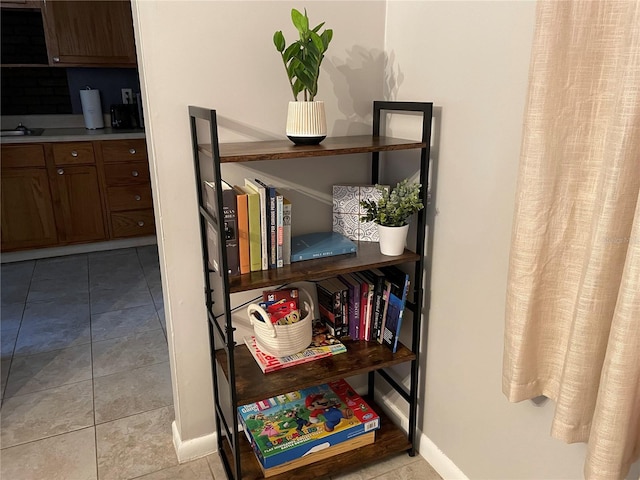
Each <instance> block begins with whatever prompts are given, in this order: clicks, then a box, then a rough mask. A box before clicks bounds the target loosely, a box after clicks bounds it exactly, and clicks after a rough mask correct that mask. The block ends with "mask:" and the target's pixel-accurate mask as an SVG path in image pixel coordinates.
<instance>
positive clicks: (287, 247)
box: [282, 197, 292, 265]
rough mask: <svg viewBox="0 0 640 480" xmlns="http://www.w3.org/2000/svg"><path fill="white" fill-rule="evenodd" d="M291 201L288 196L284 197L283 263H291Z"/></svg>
mask: <svg viewBox="0 0 640 480" xmlns="http://www.w3.org/2000/svg"><path fill="white" fill-rule="evenodd" d="M291 207H292V204H291V201H290V200H288V199H287V198H286V197H283V198H282V231H283V236H284V238H283V241H282V263H283V264H284V265H289V264H291V213H292V208H291Z"/></svg>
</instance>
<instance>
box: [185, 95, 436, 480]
mask: <svg viewBox="0 0 640 480" xmlns="http://www.w3.org/2000/svg"><path fill="white" fill-rule="evenodd" d="M432 110H433V104H432V103H425V102H373V132H372V135H362V136H351V137H329V138H327V139H326V140H324V141H323V143H322V144H321V145H311V146H294V145H293V144H292V143H291V142H289V141H288V140H282V141H277V140H276V141H266V142H247V143H230V144H225V143H221V144H219V143H218V131H217V120H216V111H215V110H208V109H204V108H200V107H195V106H191V107H189V115H190V125H191V138H192V151H193V156H194V158H193V162H194V170H195V173H196V179H195V185H196V188H197V192H198V203H199V205H198V212H199V218H200V233H201V246H202V251H203V252H202V253H203V263H202V271H203V274H204V284H205V289H204V292H205V294H204V302H205V304H206V309H207V318H206V321H207V322H208V331H209V339H210V345H211V370H212V376H213V389H214V392H213V393H214V403H215V411H214V416H215V420H216V422H215V423H216V437H217V442H218V453H219V455H220V457H221V460H222V463H223V465H224V468H225V472H226V474H227V477H228V478H230V479H234V480H240V479H252V480H254V479H259V478H263V477H264V475H263V472H262V470H261V468H260V466H259V464H258V460H257V458H256V456H255V455H254V453H253V451H252V448H251V446H250V444H249V442H248V441H247V439H246V438H245V436H244V435H243V433H242V432H241V431H240V430H239V427H238V422H237V419H236V415H237V408H238V407H239V406H241V405H244V404H248V403H253V402H257V401H261V400H264V399H268V398H271V397H276V396H278V395H281V394H285V393H287V392H291V391H295V390H298V389H302V388H307V387H310V386H313V385H318V384H321V383H327V382H331V381H335V380H338V379H341V378H345V377H350V376H353V375H359V374H367V396H366V400H367V403H368V404H369V405H371V407H372V408H374V409H375V410H376V412H377V413H378V414H379V415H380V418H381V428H380V430H378V431H376V439H375V442H374V443H373V444H370V445H366V446H363V447H360V448H358V449H357V450H353V451H348V452H343V453H340V454H336V455H333V456H331V457H330V458H324V459H320V460H317V461H316V462H314V463H311V464H309V465H305V466H303V467H300V468H297V469H294V470H291V471H288V472H284V473H281V474H278V475H275V476H273V477H269V478H272V479H273V480H284V479H297V478H325V477H329V476H334V475H335V474H338V473H339V472H340V471H341V470H348V469H353V468H355V467H358V466H362V465H365V464H367V463H372V462H375V461H377V460H380V459H381V458H383V457H385V456H387V455H390V454H392V453H398V452H407V453H408V454H409V455H411V456H413V455H415V453H416V446H417V438H416V425H417V415H418V398H419V397H418V389H419V370H418V368H419V364H420V362H419V357H420V355H421V354H422V353H423V350H424V347H425V346H424V345H423V338H424V336H423V330H424V331H426V328H427V323H428V315H429V301H430V300H429V295H430V293H429V292H430V274H431V257H432V252H433V227H434V215H435V208H434V205H433V202H432V201H429V200H430V198H431V197H430V196H429V194H428V192H429V191H430V192H431V196H432V197H434V196H435V181H436V178H435V174H434V175H430V173H429V170H430V168H431V167H432V162H431V160H430V156H429V151H430V145H431V122H432ZM388 112H395V113H408V114H413V113H416V114H418V115H420V116H421V117H422V138H421V140H419V141H412V140H404V139H397V138H391V137H385V136H381V132H380V130H381V123H382V120H383V119H384V115H386V113H388ZM197 119H199V120H205V121H208V124H209V132H208V133H209V138H210V139H211V144H202V145H201V144H199V143H198V132H197V129H196V120H197ZM399 150H404V151H407V152H406V153H407V154H406V155H397V156H394V155H393V154H392V152H395V151H399ZM410 151H413V152H414V153H418V152H419V154H417V155H415V154H414V155H411V154H409V152H410ZM380 152H387V153H386V156H385V158H384V161H385V162H387V161H390V162H395V161H396V158H398V161H403V162H406V161H414V162H415V163H416V164H417V165H418V168H419V183H420V184H422V185H423V188H422V189H421V199H422V201H423V203H424V205H425V206H426V208H425V209H423V210H421V211H420V212H418V214H417V221H416V225H415V226H416V228H415V233H414V234H413V235H414V236H413V238H411V239H410V241H409V242H410V243H414V244H415V250H410V249H409V248H406V249H405V250H404V252H403V253H402V254H401V255H398V256H386V255H382V254H381V253H380V249H379V245H378V243H377V242H358V251H357V253H355V254H350V255H342V256H334V257H328V258H321V259H317V260H307V261H303V262H295V263H291V264H290V265H285V266H284V267H282V268H275V269H269V270H267V271H264V270H263V271H259V272H251V273H247V274H243V275H234V276H230V275H229V274H228V271H227V268H226V265H227V258H226V251H225V247H224V245H225V237H224V235H225V229H224V228H223V227H222V225H223V224H224V210H223V205H222V195H221V193H220V192H221V191H222V178H221V171H222V169H221V165H222V164H224V163H237V162H252V161H261V162H269V161H273V160H276V161H288V162H291V165H292V168H295V163H296V161H297V160H299V159H302V158H310V157H323V156H329V155H330V156H336V155H350V154H357V153H368V154H370V155H371V160H370V161H371V165H370V169H371V183H373V184H375V183H379V175H380V173H381V172H382V170H383V169H382V168H381V159H380ZM345 161H348V159H345ZM319 168H322V167H319ZM308 173H309V174H310V175H313V173H312V172H311V171H309V172H308ZM204 181H210V182H213V183H214V185H215V187H214V191H216V192H218V196H217V197H215V196H213V197H212V198H213V201H212V203H213V208H211V209H208V208H206V206H205V202H204V201H203V199H204V195H203V191H202V188H203V187H202V185H203V182H204ZM310 213H311V212H299V213H296V214H295V215H300V216H303V215H308V214H310ZM314 214H315V213H314ZM294 221H295V217H294ZM209 231H212V232H213V234H215V235H217V238H216V239H217V241H216V242H213V243H214V244H215V247H214V248H215V250H213V251H211V250H209V248H210V247H209V243H208V241H207V232H209ZM212 258H218V259H221V261H220V262H219V263H220V264H221V268H216V267H212V266H211V265H212V262H211V259H212ZM400 264H403V265H405V268H408V269H410V270H412V271H413V277H412V280H411V291H410V293H409V295H408V299H407V304H406V308H405V312H404V317H403V322H407V323H409V324H410V327H409V328H408V329H407V330H405V333H407V332H408V331H410V332H411V334H410V337H408V338H410V343H407V345H399V346H398V349H397V351H396V352H394V353H392V352H391V350H390V349H389V348H387V347H386V346H383V345H381V344H379V343H377V342H375V341H372V342H366V341H357V340H352V339H350V338H343V339H342V340H343V343H344V344H345V346H346V347H347V352H346V353H344V354H341V355H337V356H335V357H329V358H324V359H322V360H318V361H316V362H310V363H305V364H302V365H296V366H293V367H290V368H286V369H284V370H279V371H276V372H272V373H269V374H266V375H265V374H263V373H262V371H261V370H260V368H259V367H258V365H257V364H256V362H255V360H254V359H253V357H252V355H251V353H250V352H249V350H248V349H247V348H246V346H245V345H243V344H242V339H241V338H234V331H236V326H235V325H234V321H233V319H232V311H233V310H235V309H237V308H240V307H242V306H243V305H242V304H240V305H234V298H233V294H235V293H240V292H248V291H251V290H255V289H260V288H267V287H268V288H274V287H277V286H279V285H284V284H288V283H291V282H297V281H305V280H306V281H317V280H320V279H322V278H327V277H333V276H336V275H340V274H345V273H349V272H357V271H362V270H367V269H370V268H378V267H382V266H385V265H400ZM236 300H237V301H236V302H235V303H238V302H241V300H240V299H236ZM407 314H409V315H407ZM236 335H237V333H236ZM398 365H404V367H405V372H407V371H408V372H410V373H409V375H406V373H405V374H398V372H397V370H394V369H392V368H391V367H393V366H398ZM399 377H400V378H399ZM378 381H381V382H384V383H385V384H386V386H387V387H389V388H390V389H391V390H392V392H393V395H390V396H389V397H391V396H395V397H397V398H398V402H401V401H402V400H404V401H405V402H406V404H403V405H402V406H401V408H402V410H400V411H404V407H406V411H407V412H408V419H407V420H408V421H407V428H406V429H404V428H401V427H400V426H399V425H397V424H396V423H395V422H394V421H393V420H392V419H391V418H389V417H388V416H386V415H385V414H384V411H383V410H381V409H380V405H382V404H384V403H385V402H386V400H385V396H384V395H382V394H381V392H380V391H378V390H377V389H376V388H375V385H376V383H375V382H378ZM420 398H421V399H422V400H421V401H424V398H423V397H422V396H421V397H420ZM376 402H378V403H376ZM394 408H398V407H397V406H396V405H394Z"/></svg>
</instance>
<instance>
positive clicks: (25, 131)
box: [0, 124, 44, 137]
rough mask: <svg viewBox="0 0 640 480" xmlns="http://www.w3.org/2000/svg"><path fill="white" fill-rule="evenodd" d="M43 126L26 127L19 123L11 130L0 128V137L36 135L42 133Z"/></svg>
mask: <svg viewBox="0 0 640 480" xmlns="http://www.w3.org/2000/svg"><path fill="white" fill-rule="evenodd" d="M42 132H44V128H27V127H25V126H24V125H22V124H19V125H18V126H17V127H16V128H14V129H13V130H0V137H24V136H27V135H32V136H38V135H42Z"/></svg>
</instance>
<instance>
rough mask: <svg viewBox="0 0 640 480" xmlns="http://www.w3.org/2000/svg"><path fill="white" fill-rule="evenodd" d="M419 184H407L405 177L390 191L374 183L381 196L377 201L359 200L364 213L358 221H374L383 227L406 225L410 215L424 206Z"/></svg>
mask: <svg viewBox="0 0 640 480" xmlns="http://www.w3.org/2000/svg"><path fill="white" fill-rule="evenodd" d="M421 186H422V185H421V184H419V183H412V184H410V185H409V182H408V180H407V179H405V180H402V181H401V182H400V183H398V184H397V185H396V187H395V188H392V189H391V191H389V190H387V189H386V188H383V187H381V186H380V185H376V187H377V188H378V190H380V191H381V193H382V198H380V199H379V200H378V201H377V202H376V201H373V200H363V201H361V202H360V205H362V207H363V208H364V210H365V213H366V215H365V216H363V217H360V221H362V222H375V223H377V224H378V225H382V226H385V227H402V226H403V225H406V224H407V219H408V218H409V217H410V216H411V215H413V214H414V213H416V212H417V211H418V210H421V209H422V208H424V205H423V204H422V198H420V187H421Z"/></svg>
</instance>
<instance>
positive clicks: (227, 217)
mask: <svg viewBox="0 0 640 480" xmlns="http://www.w3.org/2000/svg"><path fill="white" fill-rule="evenodd" d="M204 184H205V196H206V206H207V209H209V210H210V211H211V212H213V211H214V210H213V204H214V203H213V196H214V195H215V184H214V183H213V182H204ZM221 184H222V212H223V216H224V218H223V219H222V222H221V223H222V224H223V226H224V238H225V244H226V252H227V271H228V273H229V275H240V247H239V245H238V227H237V223H238V214H237V202H236V192H235V191H234V190H233V188H231V186H230V185H229V184H228V183H227V182H224V181H223V182H221ZM208 234H209V232H208ZM211 234H212V235H213V236H214V237H215V233H214V232H213V231H212V232H211ZM211 241H212V242H213V244H214V245H215V240H213V239H211ZM214 248H215V247H214Z"/></svg>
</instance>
